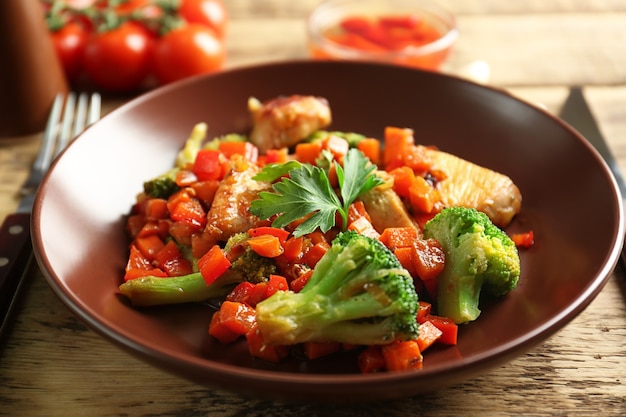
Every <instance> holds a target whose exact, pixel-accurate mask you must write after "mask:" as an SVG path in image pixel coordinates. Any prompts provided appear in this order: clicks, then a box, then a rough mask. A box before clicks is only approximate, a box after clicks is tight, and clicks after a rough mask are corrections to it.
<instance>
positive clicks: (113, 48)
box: [83, 21, 151, 91]
mask: <svg viewBox="0 0 626 417" xmlns="http://www.w3.org/2000/svg"><path fill="white" fill-rule="evenodd" d="M150 44H151V35H150V34H149V32H148V31H147V30H146V29H145V28H144V27H143V26H141V25H139V24H137V23H134V22H131V21H128V22H125V23H123V24H121V25H120V26H118V27H117V28H115V29H112V30H109V31H106V32H101V33H94V34H93V35H92V36H91V37H90V39H89V41H88V42H87V46H86V47H85V53H84V55H83V66H84V69H85V72H86V73H87V75H88V76H89V78H90V79H91V81H92V82H93V83H94V84H95V85H96V86H97V87H98V88H102V89H105V90H109V91H130V90H135V89H138V88H139V87H140V86H141V84H142V82H143V81H144V80H145V78H146V77H147V75H148V73H149V71H150Z"/></svg>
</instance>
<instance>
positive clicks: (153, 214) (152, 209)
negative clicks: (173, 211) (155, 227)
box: [145, 198, 169, 220]
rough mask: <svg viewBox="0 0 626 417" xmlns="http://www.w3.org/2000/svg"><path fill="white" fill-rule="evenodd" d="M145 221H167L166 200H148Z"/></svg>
mask: <svg viewBox="0 0 626 417" xmlns="http://www.w3.org/2000/svg"><path fill="white" fill-rule="evenodd" d="M145 207H146V208H145V210H146V211H145V213H146V220H162V219H167V218H168V214H169V211H168V210H167V200H165V199H162V198H149V199H148V200H147V201H146V206H145Z"/></svg>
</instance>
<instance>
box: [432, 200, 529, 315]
mask: <svg viewBox="0 0 626 417" xmlns="http://www.w3.org/2000/svg"><path fill="white" fill-rule="evenodd" d="M424 236H425V237H426V238H434V239H436V240H437V241H439V243H440V244H441V247H442V249H443V251H444V253H445V256H446V260H445V267H444V270H443V272H442V273H441V274H440V275H439V277H438V279H439V282H438V293H437V309H438V314H439V315H442V316H446V317H448V318H450V319H452V320H454V321H455V322H456V323H467V322H470V321H473V320H476V319H477V318H478V316H479V315H480V309H479V299H480V294H481V290H484V292H485V293H487V294H489V295H491V296H495V297H500V296H503V295H505V294H507V293H508V292H509V291H511V290H512V289H513V288H515V287H516V286H517V282H518V280H519V276H520V259H519V254H518V252H517V248H516V246H515V243H513V241H512V240H511V238H509V236H508V235H507V234H506V233H505V232H504V231H502V230H501V229H499V228H498V227H497V226H495V225H494V224H493V223H492V222H491V220H490V219H489V217H488V216H487V215H486V214H484V213H482V212H479V211H477V210H475V209H470V208H464V207H449V208H445V209H443V210H442V211H441V212H440V213H438V214H437V215H436V216H435V217H433V218H432V219H431V220H430V221H429V222H428V223H426V225H425V226H424Z"/></svg>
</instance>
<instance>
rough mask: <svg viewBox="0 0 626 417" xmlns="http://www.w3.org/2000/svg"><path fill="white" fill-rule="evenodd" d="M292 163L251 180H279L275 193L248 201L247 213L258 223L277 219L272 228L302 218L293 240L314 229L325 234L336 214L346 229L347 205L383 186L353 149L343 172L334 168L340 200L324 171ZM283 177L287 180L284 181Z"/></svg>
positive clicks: (269, 168) (271, 168) (268, 169)
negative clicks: (258, 220)
mask: <svg viewBox="0 0 626 417" xmlns="http://www.w3.org/2000/svg"><path fill="white" fill-rule="evenodd" d="M294 162H295V161H290V162H287V163H285V164H272V165H268V166H266V167H265V168H264V169H263V170H261V172H260V173H259V174H257V175H256V176H255V177H254V179H255V180H259V181H270V182H271V181H274V180H276V179H278V178H280V177H283V178H282V179H281V180H280V181H278V182H276V183H275V184H273V185H272V187H273V189H274V191H275V192H268V191H265V192H261V193H259V199H257V200H254V201H252V204H251V206H250V212H251V213H252V214H254V215H255V216H258V217H259V218H261V219H269V218H270V217H272V216H275V215H277V217H276V218H275V219H274V221H273V222H272V225H273V226H275V227H285V226H287V225H288V224H289V223H291V222H293V221H295V220H298V219H301V218H305V220H304V221H303V222H302V223H301V224H300V225H298V227H297V228H296V229H295V231H294V235H295V236H302V235H305V234H307V233H311V232H313V231H314V230H315V229H317V228H318V227H319V228H320V230H321V231H322V232H326V231H328V230H329V229H330V228H332V227H333V226H335V217H336V214H337V212H339V214H340V216H341V218H342V223H343V226H344V227H346V226H347V222H348V208H349V207H350V205H351V204H352V203H353V202H354V201H355V200H356V198H357V197H358V196H359V195H361V194H363V193H365V192H367V191H369V190H371V189H372V188H374V187H376V186H377V185H379V184H382V183H383V182H384V181H383V180H382V179H381V178H380V177H378V176H376V175H374V174H373V172H374V170H376V165H373V164H371V163H370V161H369V159H368V158H367V157H365V155H363V153H362V152H360V151H358V150H356V149H350V151H348V154H347V155H346V156H345V157H344V161H343V163H344V165H343V168H342V167H341V166H340V165H339V164H336V170H337V178H338V181H339V189H340V195H341V198H340V197H339V196H338V195H337V193H336V192H335V190H334V189H333V187H332V186H331V184H330V180H329V179H328V172H327V171H326V170H325V169H323V168H320V167H318V166H314V165H311V164H301V163H299V162H295V163H294ZM285 174H288V177H284V175H285Z"/></svg>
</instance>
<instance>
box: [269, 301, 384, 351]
mask: <svg viewBox="0 0 626 417" xmlns="http://www.w3.org/2000/svg"><path fill="white" fill-rule="evenodd" d="M372 311H376V312H377V321H370V320H367V319H368V318H369V316H370V315H371V313H372ZM386 314H388V315H389V316H391V315H392V314H394V311H393V309H392V308H389V309H386V308H385V307H382V308H381V307H380V300H379V298H378V297H377V296H376V295H374V294H371V293H369V292H365V293H362V294H358V295H355V296H351V297H350V298H344V297H342V296H341V295H340V294H337V295H331V296H324V295H320V294H313V293H309V294H302V293H291V292H285V291H279V292H277V293H275V294H274V295H272V296H271V297H270V298H268V299H267V300H265V301H264V302H263V303H261V304H259V305H258V306H257V315H258V316H260V317H261V319H260V320H259V321H258V323H259V324H260V325H261V326H262V328H261V332H262V333H263V337H264V340H265V342H266V343H268V344H285V343H286V340H287V343H288V344H297V343H301V342H305V341H324V340H332V341H337V342H343V343H358V344H363V345H373V344H380V343H385V342H387V341H388V339H389V336H390V335H392V334H393V329H392V324H391V320H385V315H386ZM359 319H363V320H364V321H361V322H359V321H358V320H359ZM286 338H287V339H286Z"/></svg>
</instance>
